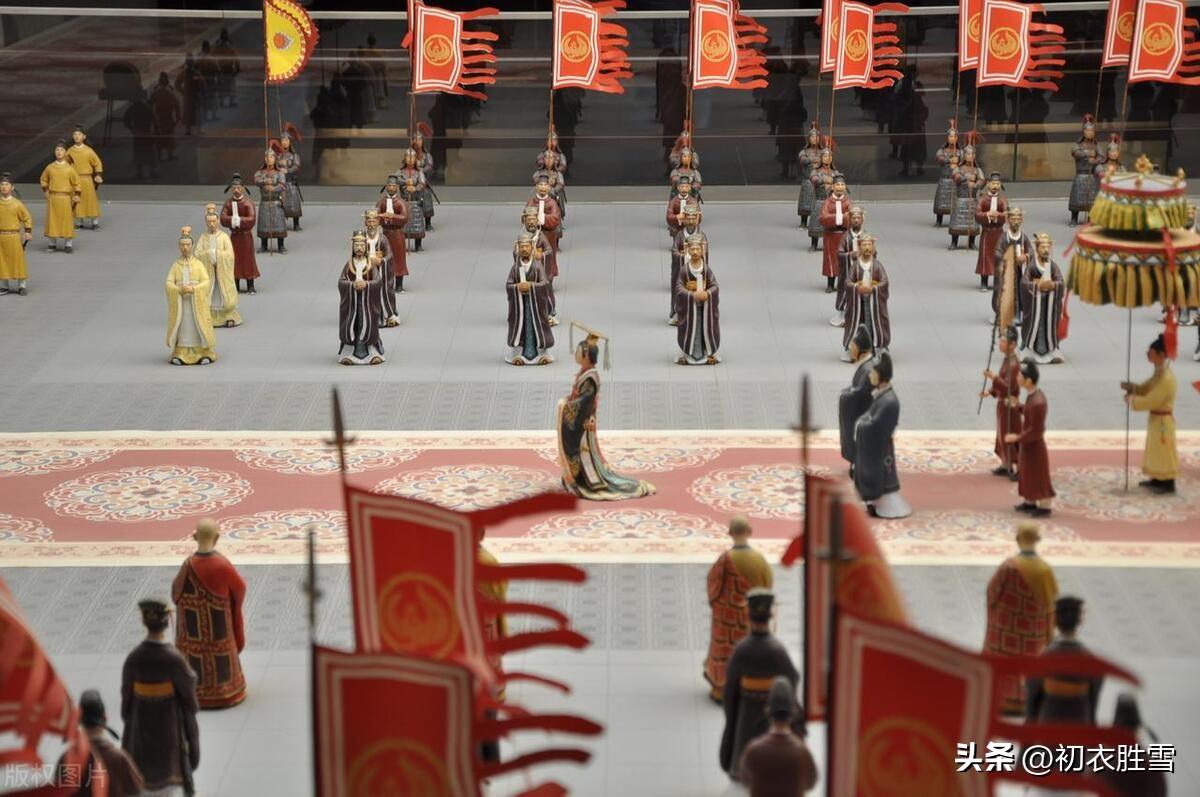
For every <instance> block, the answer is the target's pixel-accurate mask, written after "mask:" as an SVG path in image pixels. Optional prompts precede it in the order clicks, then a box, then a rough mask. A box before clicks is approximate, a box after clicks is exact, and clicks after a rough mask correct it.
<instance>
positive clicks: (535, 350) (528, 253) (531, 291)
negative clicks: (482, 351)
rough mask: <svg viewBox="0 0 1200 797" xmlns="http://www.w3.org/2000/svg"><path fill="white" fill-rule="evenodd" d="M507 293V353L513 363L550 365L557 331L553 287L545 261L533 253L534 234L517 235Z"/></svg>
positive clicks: (506, 359) (507, 358)
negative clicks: (552, 316)
mask: <svg viewBox="0 0 1200 797" xmlns="http://www.w3.org/2000/svg"><path fill="white" fill-rule="evenodd" d="M505 292H506V294H507V296H508V356H507V357H505V358H504V360H505V362H508V363H511V364H513V365H549V364H550V363H552V362H554V357H553V356H552V355H551V354H550V349H551V348H552V347H553V346H554V331H553V330H552V329H551V328H550V309H551V307H553V304H554V302H553V292H554V288H553V287H551V285H550V280H549V278H548V277H547V276H546V270H545V267H544V266H543V264H542V261H541V260H539V259H538V258H537V257H536V256H535V254H534V237H533V236H532V235H531V234H529V233H528V232H523V233H521V235H520V237H518V238H517V243H516V252H515V253H514V255H513V264H512V268H510V269H509V271H508V281H507V283H506V285H505Z"/></svg>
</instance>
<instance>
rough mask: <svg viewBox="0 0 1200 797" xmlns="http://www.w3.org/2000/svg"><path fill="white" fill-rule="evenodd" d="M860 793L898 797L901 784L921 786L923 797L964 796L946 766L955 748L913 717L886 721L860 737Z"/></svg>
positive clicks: (882, 796) (876, 796) (877, 722)
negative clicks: (894, 795)
mask: <svg viewBox="0 0 1200 797" xmlns="http://www.w3.org/2000/svg"><path fill="white" fill-rule="evenodd" d="M859 738H860V739H861V740H862V741H861V742H860V746H859V751H858V768H859V772H860V773H861V775H860V780H859V783H858V785H859V793H860V794H862V795H865V797H885V795H893V794H896V784H898V783H919V784H921V787H920V790H919V792H920V794H921V797H955V796H956V795H959V794H961V793H962V792H961V789H960V787H959V784H958V782H957V781H956V780H955V774H954V770H953V768H948V767H947V766H946V751H947V750H949V749H951V747H952V745H951V743H950V741H949V740H948V739H946V737H945V735H944V734H942V733H941V732H940V731H938V729H937V728H934V727H933V726H932V725H929V724H928V723H925V722H921V721H919V720H916V719H913V718H912V717H904V716H900V717H885V718H884V719H880V720H877V721H876V722H874V723H873V724H871V725H870V726H869V727H868V728H867V729H866V730H865V731H864V732H863V733H862V735H861V736H860V737H859Z"/></svg>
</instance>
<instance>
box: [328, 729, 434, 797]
mask: <svg viewBox="0 0 1200 797" xmlns="http://www.w3.org/2000/svg"><path fill="white" fill-rule="evenodd" d="M348 774H349V777H348V778H347V780H348V781H349V787H350V788H349V789H348V790H347V793H348V794H349V795H351V797H380V795H384V794H420V795H422V796H423V797H454V795H453V794H451V793H450V784H449V783H448V782H447V781H448V778H447V777H446V768H445V766H443V765H442V762H441V761H439V760H438V757H437V756H436V755H434V753H433V751H432V750H430V749H429V748H428V747H426V746H425V745H423V744H421V743H420V742H417V741H415V740H413V739H402V738H396V737H393V738H391V739H383V740H382V741H378V742H376V743H375V744H373V745H371V746H370V747H368V748H367V749H366V750H363V751H362V752H361V753H359V754H358V756H356V757H355V759H354V763H353V764H351V765H350V772H349V773H348Z"/></svg>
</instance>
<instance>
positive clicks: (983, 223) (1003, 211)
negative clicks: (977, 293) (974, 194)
mask: <svg viewBox="0 0 1200 797" xmlns="http://www.w3.org/2000/svg"><path fill="white" fill-rule="evenodd" d="M993 199H995V200H996V210H995V217H994V218H995V221H989V220H988V213H989V212H990V211H991V210H992V200H993ZM975 221H976V222H977V223H978V224H979V227H980V229H981V230H982V232H981V234H980V238H979V255H978V256H977V257H976V258H975V273H976V274H978V275H979V276H981V277H990V276H992V275H993V274H995V273H996V263H995V262H994V261H993V260H992V258H993V257H994V255H995V251H996V244H998V243H999V242H1000V233H1001V232H1002V231H1003V230H1004V225H1005V224H1007V223H1008V200H1007V199H1005V198H1004V194H996V195H995V196H994V197H993V196H992V195H991V194H989V193H988V192H986V191H984V192H983V193H982V194H980V195H979V201H978V202H977V203H976V204H975Z"/></svg>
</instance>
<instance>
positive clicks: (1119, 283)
mask: <svg viewBox="0 0 1200 797" xmlns="http://www.w3.org/2000/svg"><path fill="white" fill-rule="evenodd" d="M1153 169H1154V166H1153V164H1152V163H1151V162H1150V160H1149V159H1148V158H1147V157H1146V156H1145V155H1142V156H1141V157H1139V158H1138V160H1137V165H1136V168H1135V171H1132V172H1124V171H1113V172H1110V173H1109V174H1108V176H1106V177H1105V178H1104V179H1103V180H1102V181H1101V183H1100V191H1099V193H1098V194H1097V195H1096V201H1095V204H1094V205H1093V206H1092V210H1091V213H1090V214H1089V219H1088V221H1089V223H1088V224H1087V225H1086V226H1084V227H1082V228H1081V229H1080V230H1079V232H1078V233H1076V235H1075V242H1074V243H1073V244H1072V246H1073V248H1074V254H1073V255H1072V256H1071V269H1070V273H1069V274H1068V277H1067V286H1068V288H1069V289H1070V290H1071V291H1072V292H1074V293H1075V294H1076V295H1077V296H1078V297H1079V299H1080V301H1082V302H1085V303H1087V304H1096V305H1104V304H1115V305H1117V306H1118V307H1125V308H1127V309H1128V310H1129V321H1128V325H1127V335H1126V337H1127V339H1126V351H1125V361H1126V366H1125V372H1126V376H1125V379H1126V381H1129V379H1130V376H1129V372H1130V369H1131V364H1130V355H1131V349H1132V335H1133V308H1135V307H1148V306H1150V305H1152V304H1155V303H1159V304H1161V305H1162V308H1163V311H1164V314H1165V317H1166V323H1167V331H1166V336H1165V337H1166V340H1167V354H1168V356H1170V357H1172V358H1174V356H1175V351H1176V348H1177V337H1176V336H1177V331H1176V326H1175V318H1176V313H1177V311H1178V308H1179V307H1188V306H1192V307H1194V306H1196V304H1198V303H1200V301H1198V300H1200V296H1198V293H1200V234H1197V233H1196V232H1194V231H1192V230H1189V229H1186V227H1187V197H1186V193H1187V183H1185V182H1184V173H1183V170H1182V169H1180V170H1179V171H1178V172H1177V173H1176V174H1175V175H1174V176H1170V175H1165V174H1156V173H1154V171H1153ZM1068 251H1069V250H1068ZM1125 489H1126V490H1128V489H1129V410H1128V409H1126V412H1125Z"/></svg>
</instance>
